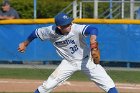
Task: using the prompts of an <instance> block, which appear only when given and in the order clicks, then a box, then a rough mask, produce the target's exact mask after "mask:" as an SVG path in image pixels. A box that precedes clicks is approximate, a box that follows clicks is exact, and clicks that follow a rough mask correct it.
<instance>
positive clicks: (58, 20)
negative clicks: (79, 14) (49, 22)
mask: <svg viewBox="0 0 140 93" xmlns="http://www.w3.org/2000/svg"><path fill="white" fill-rule="evenodd" d="M73 20H74V19H73V18H71V17H69V16H68V15H67V14H65V13H59V14H57V15H56V16H55V24H56V25H57V26H64V25H68V24H70V23H71V22H72V21H73Z"/></svg>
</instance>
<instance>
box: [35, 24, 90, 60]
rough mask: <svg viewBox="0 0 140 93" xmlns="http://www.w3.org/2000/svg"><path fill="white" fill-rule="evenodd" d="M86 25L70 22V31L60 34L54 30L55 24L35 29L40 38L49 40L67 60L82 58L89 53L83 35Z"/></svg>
mask: <svg viewBox="0 0 140 93" xmlns="http://www.w3.org/2000/svg"><path fill="white" fill-rule="evenodd" d="M87 27H88V26H87V25H79V24H72V26H71V31H70V32H69V33H68V34H67V35H60V34H58V33H56V32H55V30H56V26H55V25H52V26H48V27H42V28H39V29H37V30H36V35H37V36H38V37H39V38H40V39H41V40H46V39H48V40H50V41H51V42H52V43H53V45H54V46H55V47H56V50H57V52H58V54H59V55H60V56H61V57H62V58H64V59H66V60H68V61H72V60H82V59H83V58H85V57H86V56H87V55H89V53H90V52H89V51H90V49H89V47H88V46H87V45H86V42H85V37H86V36H85V35H84V31H85V29H86V28H87Z"/></svg>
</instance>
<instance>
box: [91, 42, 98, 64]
mask: <svg viewBox="0 0 140 93" xmlns="http://www.w3.org/2000/svg"><path fill="white" fill-rule="evenodd" d="M90 47H91V56H92V58H93V60H94V63H95V64H99V63H100V51H99V48H98V42H94V43H92V44H90Z"/></svg>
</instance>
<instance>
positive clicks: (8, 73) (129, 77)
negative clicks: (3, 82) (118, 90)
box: [0, 68, 140, 93]
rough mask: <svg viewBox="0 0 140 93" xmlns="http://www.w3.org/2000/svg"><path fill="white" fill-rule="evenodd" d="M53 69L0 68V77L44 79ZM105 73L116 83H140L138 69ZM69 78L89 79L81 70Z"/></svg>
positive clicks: (72, 79)
mask: <svg viewBox="0 0 140 93" xmlns="http://www.w3.org/2000/svg"><path fill="white" fill-rule="evenodd" d="M53 71H54V70H53V69H34V68H33V69H31V68H0V78H10V79H32V80H33V79H34V80H36V79H38V80H45V79H47V77H48V76H49V75H50V74H51V73H52V72H53ZM107 73H108V74H109V75H110V76H111V77H112V79H113V80H114V81H115V82H118V83H140V71H120V70H119V71H118V70H108V71H107ZM69 80H71V81H89V80H88V78H87V77H86V76H85V75H84V74H83V73H82V72H79V71H78V72H76V73H74V74H73V75H72V77H71V78H70V79H69ZM0 93H3V92H0ZM4 93H8V92H4ZM9 93H16V92H9ZM18 93H19V92H18ZM21 93H23V92H21ZM26 93H27V92H26ZM30 93H31V92H30ZM57 93H58V92H57ZM61 93H62V92H61ZM63 93H66V92H63ZM67 93H73V92H67ZM76 93H77V92H76ZM83 93H85V92H83ZM86 93H90V92H86ZM92 93H93V92H92ZM98 93H99V92H98Z"/></svg>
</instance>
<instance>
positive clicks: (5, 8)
mask: <svg viewBox="0 0 140 93" xmlns="http://www.w3.org/2000/svg"><path fill="white" fill-rule="evenodd" d="M2 9H3V11H9V9H10V5H5V6H2Z"/></svg>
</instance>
